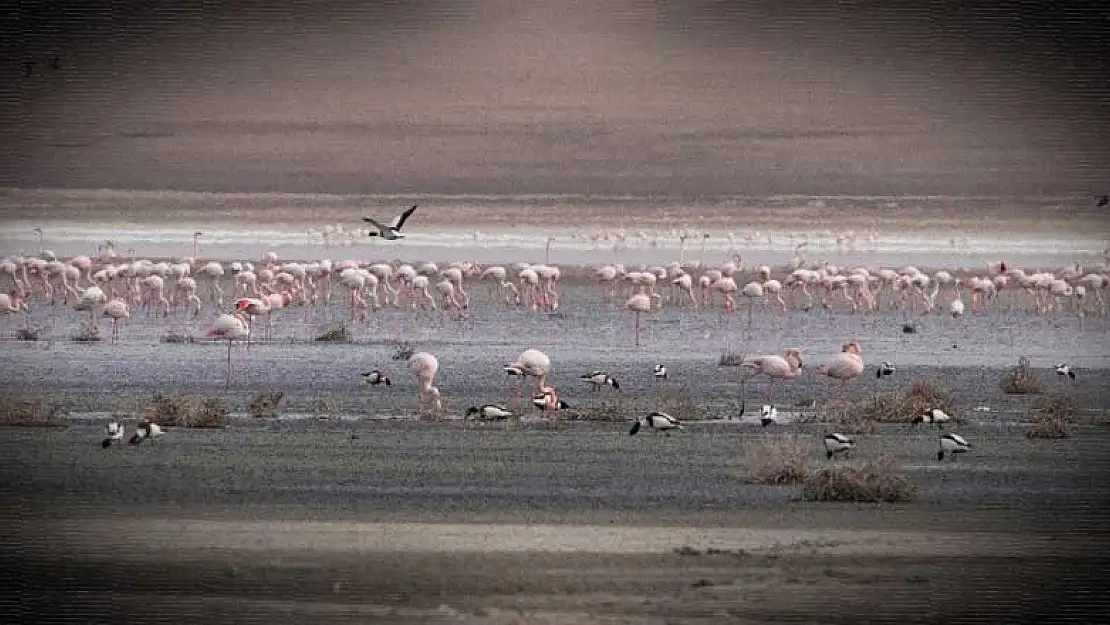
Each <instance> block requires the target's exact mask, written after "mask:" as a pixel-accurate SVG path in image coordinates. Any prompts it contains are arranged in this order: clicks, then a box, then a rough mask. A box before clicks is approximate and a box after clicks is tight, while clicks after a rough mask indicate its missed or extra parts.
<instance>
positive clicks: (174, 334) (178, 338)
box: [159, 330, 196, 343]
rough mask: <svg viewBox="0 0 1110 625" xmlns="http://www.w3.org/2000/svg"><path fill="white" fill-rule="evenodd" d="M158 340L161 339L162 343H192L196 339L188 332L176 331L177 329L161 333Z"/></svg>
mask: <svg viewBox="0 0 1110 625" xmlns="http://www.w3.org/2000/svg"><path fill="white" fill-rule="evenodd" d="M159 340H161V341H162V342H163V343H192V342H194V341H195V340H196V339H194V338H193V336H192V335H190V334H185V333H184V332H178V331H177V330H171V331H170V332H169V333H168V334H165V335H163V336H162V338H161V339H159Z"/></svg>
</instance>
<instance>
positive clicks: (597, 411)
mask: <svg viewBox="0 0 1110 625" xmlns="http://www.w3.org/2000/svg"><path fill="white" fill-rule="evenodd" d="M608 395H609V396H608V397H605V398H603V399H602V400H601V401H599V402H596V403H592V404H590V405H589V406H587V405H584V404H583V405H577V404H572V405H571V407H570V408H566V409H564V410H563V413H564V414H565V416H566V418H567V419H568V420H571V421H601V422H604V423H620V422H622V421H631V420H632V419H635V418H636V417H637V416H638V415H636V414H635V412H636V408H635V406H633V405H632V402H630V401H628V400H626V399H625V398H624V397H618V396H616V394H615V393H612V394H608ZM567 403H571V402H567Z"/></svg>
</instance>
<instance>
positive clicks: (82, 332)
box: [69, 326, 100, 343]
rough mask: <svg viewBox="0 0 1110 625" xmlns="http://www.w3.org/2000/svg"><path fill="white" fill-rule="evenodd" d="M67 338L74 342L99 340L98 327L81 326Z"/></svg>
mask: <svg viewBox="0 0 1110 625" xmlns="http://www.w3.org/2000/svg"><path fill="white" fill-rule="evenodd" d="M69 340H71V341H73V342H74V343H96V342H97V341H99V340H100V328H99V327H97V326H81V327H79V328H77V329H76V330H74V331H73V334H70V335H69Z"/></svg>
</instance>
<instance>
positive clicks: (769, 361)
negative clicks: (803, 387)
mask: <svg viewBox="0 0 1110 625" xmlns="http://www.w3.org/2000/svg"><path fill="white" fill-rule="evenodd" d="M740 366H741V367H743V368H744V370H745V371H746V375H744V377H743V380H742V384H743V385H746V384H747V382H748V380H750V379H752V378H754V377H756V376H760V375H765V376H767V377H768V378H770V380H771V382H770V384H769V385H768V389H767V401H768V403H774V399H775V381H776V380H793V379H794V378H796V377H798V376H799V375H801V373H802V371H803V369H804V368H805V365H804V363H803V362H802V350H800V349H798V348H796V347H788V348H787V349H786V352H785V354H784V355H782V356H776V355H773V354H770V355H765V356H746V357H745V358H744V360H743V362H741V363H740ZM741 392H743V391H741Z"/></svg>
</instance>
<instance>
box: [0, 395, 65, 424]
mask: <svg viewBox="0 0 1110 625" xmlns="http://www.w3.org/2000/svg"><path fill="white" fill-rule="evenodd" d="M0 425H10V426H15V427H60V426H61V425H63V424H62V422H61V418H60V411H59V410H58V408H57V406H55V405H54V404H52V403H50V402H48V401H46V400H44V399H42V398H39V397H25V396H22V395H9V394H5V395H2V396H0Z"/></svg>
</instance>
